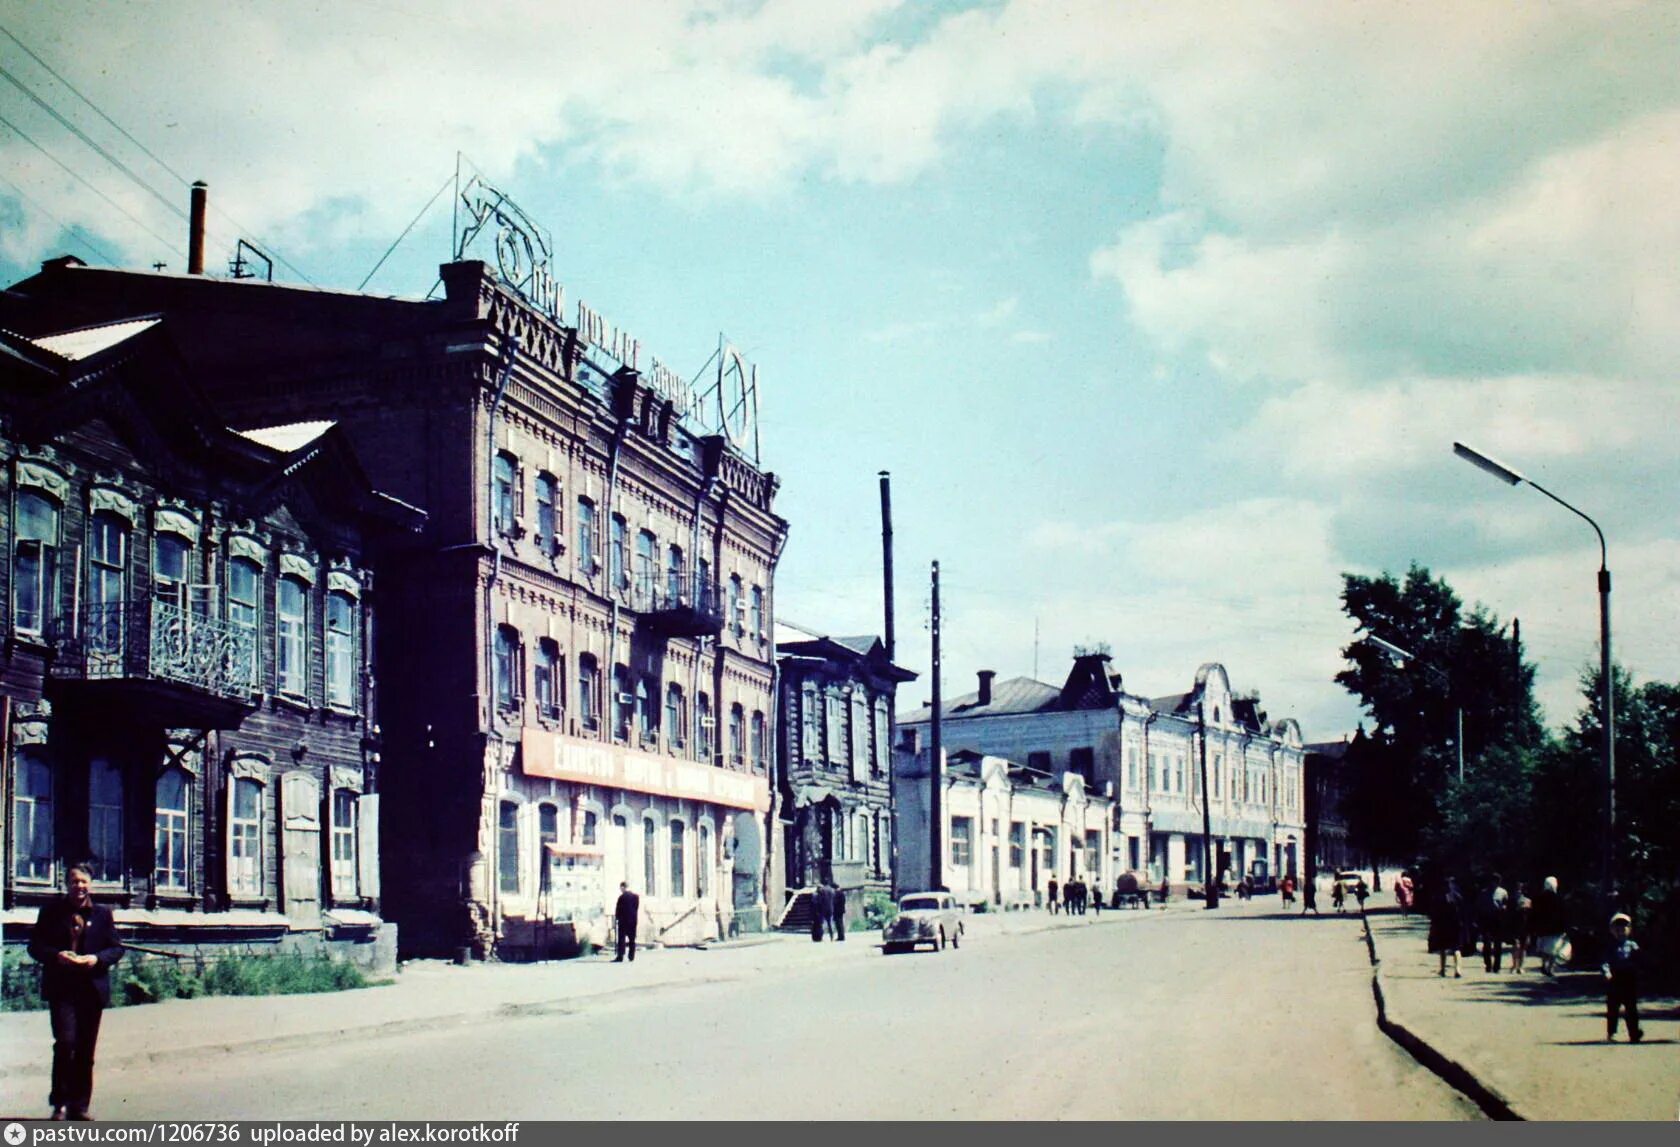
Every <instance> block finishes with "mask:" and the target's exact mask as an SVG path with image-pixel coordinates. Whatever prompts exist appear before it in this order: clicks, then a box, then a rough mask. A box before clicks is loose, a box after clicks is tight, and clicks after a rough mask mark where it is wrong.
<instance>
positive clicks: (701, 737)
mask: <svg viewBox="0 0 1680 1147" xmlns="http://www.w3.org/2000/svg"><path fill="white" fill-rule="evenodd" d="M714 724H715V722H714V721H713V719H712V699H711V698H710V697H708V696H706V695H705V694H704V693H697V694H695V696H694V759H695V760H697V761H704V762H706V763H707V764H710V763H711V761H712V727H713V725H714Z"/></svg>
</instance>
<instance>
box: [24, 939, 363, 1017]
mask: <svg viewBox="0 0 1680 1147" xmlns="http://www.w3.org/2000/svg"><path fill="white" fill-rule="evenodd" d="M3 975H4V980H3V983H0V988H3V990H0V1010H4V1011H9V1012H15V1011H32V1010H37V1009H40V1008H44V1007H46V1001H45V1000H43V999H42V998H41V966H40V965H39V964H37V963H36V962H35V961H34V960H32V959H30V958H29V955H28V953H26V952H24V951H22V950H20V949H16V948H7V949H6V952H5V956H4V963H3ZM369 985H370V981H369V980H368V978H367V977H366V976H365V975H363V974H362V971H361V969H360V968H358V967H356V966H355V965H354V964H347V963H344V962H343V961H340V960H334V959H332V958H331V957H329V956H327V955H324V954H323V955H319V956H303V955H299V954H297V953H292V952H288V953H284V954H281V955H276V956H221V957H214V958H210V959H202V958H199V959H181V960H171V959H167V958H159V957H149V958H140V957H138V956H137V955H136V954H135V953H129V954H128V955H127V956H126V957H125V958H123V959H122V960H120V961H119V962H118V963H117V964H116V966H115V967H113V968H112V969H111V1005H112V1006H113V1007H122V1006H124V1005H132V1004H153V1003H158V1002H160V1001H163V1000H191V999H196V998H198V997H200V996H290V995H301V994H303V993H306V992H342V991H347V990H349V989H352V988H365V987H368V986H369Z"/></svg>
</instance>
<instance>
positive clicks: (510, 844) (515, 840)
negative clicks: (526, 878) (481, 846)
mask: <svg viewBox="0 0 1680 1147" xmlns="http://www.w3.org/2000/svg"><path fill="white" fill-rule="evenodd" d="M496 871H497V874H498V875H497V887H498V888H500V889H501V890H502V891H503V892H505V893H508V894H509V895H511V896H518V895H519V806H518V805H517V804H515V803H513V802H512V801H503V802H501V805H500V812H499V818H498V820H497V824H496Z"/></svg>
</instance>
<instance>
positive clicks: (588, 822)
mask: <svg viewBox="0 0 1680 1147" xmlns="http://www.w3.org/2000/svg"><path fill="white" fill-rule="evenodd" d="M600 832H601V818H600V817H599V816H597V815H596V814H595V811H594V810H593V809H587V810H585V811H584V814H583V839H582V840H581V841H580V842H579V843H581V844H599V843H600V840H599V839H598V838H599V835H600Z"/></svg>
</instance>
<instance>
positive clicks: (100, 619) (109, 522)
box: [85, 512, 128, 662]
mask: <svg viewBox="0 0 1680 1147" xmlns="http://www.w3.org/2000/svg"><path fill="white" fill-rule="evenodd" d="M90 532H91V535H92V536H91V538H90V543H89V546H88V587H87V617H86V619H85V624H86V627H87V645H88V652H89V653H92V654H106V655H109V656H110V657H113V658H115V659H116V660H117V661H118V662H121V660H122V655H123V602H124V599H125V598H126V597H127V596H128V593H127V588H128V523H127V522H125V521H123V520H122V519H121V518H119V517H117V516H116V515H115V514H110V513H104V512H101V513H98V514H95V515H94V516H93V526H92V529H91V531H90Z"/></svg>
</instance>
